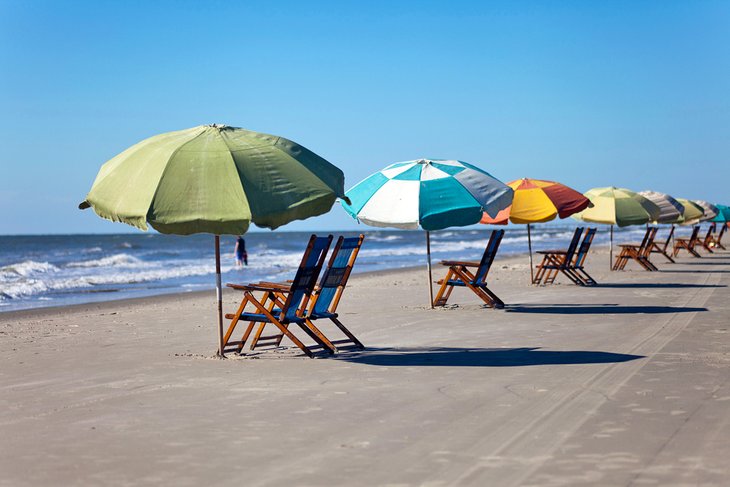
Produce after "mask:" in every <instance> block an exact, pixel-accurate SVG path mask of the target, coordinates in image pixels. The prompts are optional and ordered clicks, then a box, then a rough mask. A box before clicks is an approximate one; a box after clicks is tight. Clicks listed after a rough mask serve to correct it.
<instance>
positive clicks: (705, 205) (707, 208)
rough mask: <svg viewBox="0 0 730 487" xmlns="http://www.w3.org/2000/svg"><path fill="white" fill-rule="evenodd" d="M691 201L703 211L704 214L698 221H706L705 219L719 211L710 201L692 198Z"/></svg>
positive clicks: (711, 217)
mask: <svg viewBox="0 0 730 487" xmlns="http://www.w3.org/2000/svg"><path fill="white" fill-rule="evenodd" d="M692 202H693V203H694V204H696V205H697V206H699V207H700V208H702V210H703V211H704V212H705V214H704V215H703V216H702V218H700V221H702V222H706V221H709V220H712V219H713V218H715V217H716V216H717V214H718V213H719V212H720V211H719V210H718V209H717V206H715V205H713V204H712V203H709V202H707V201H704V200H693V201H692Z"/></svg>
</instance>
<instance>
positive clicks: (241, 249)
mask: <svg viewBox="0 0 730 487" xmlns="http://www.w3.org/2000/svg"><path fill="white" fill-rule="evenodd" d="M233 252H234V253H235V254H236V267H241V266H243V265H248V253H247V252H246V241H245V240H244V239H243V237H242V236H240V235H239V236H238V238H236V248H235V249H234V251H233Z"/></svg>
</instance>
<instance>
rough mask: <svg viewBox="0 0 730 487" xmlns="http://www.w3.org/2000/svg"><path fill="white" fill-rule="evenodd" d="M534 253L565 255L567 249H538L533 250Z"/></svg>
mask: <svg viewBox="0 0 730 487" xmlns="http://www.w3.org/2000/svg"><path fill="white" fill-rule="evenodd" d="M535 253H536V254H543V255H545V254H559V255H565V254H567V253H568V251H567V250H538V251H537V252H535Z"/></svg>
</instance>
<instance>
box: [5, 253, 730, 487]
mask: <svg viewBox="0 0 730 487" xmlns="http://www.w3.org/2000/svg"><path fill="white" fill-rule="evenodd" d="M475 257H477V256H475ZM655 262H656V263H657V264H658V265H659V266H660V268H661V270H662V272H657V273H648V272H644V271H639V270H637V268H636V266H634V265H633V264H629V268H631V269H633V270H632V271H627V272H622V273H610V272H607V267H608V266H607V256H606V255H605V253H599V254H598V255H595V254H594V255H591V256H590V257H589V262H588V264H589V266H588V268H589V270H590V271H591V273H592V274H594V275H595V277H596V278H597V279H598V280H599V282H600V283H601V286H599V287H596V288H578V287H576V286H573V285H570V284H566V282H565V280H564V279H563V280H562V281H561V282H562V284H560V285H555V286H550V287H539V288H535V287H531V286H529V285H528V284H527V281H528V278H527V274H528V268H527V265H526V264H525V258H520V259H499V257H498V259H497V261H496V262H495V266H494V269H493V275H492V277H491V279H490V281H491V288H492V290H493V291H494V292H496V293H497V294H498V295H499V296H500V297H501V298H502V299H503V300H504V301H505V302H506V303H507V304H508V307H507V309H505V310H492V309H486V308H484V307H482V306H481V305H480V304H479V302H478V301H477V300H476V298H474V297H472V296H471V295H470V294H469V293H468V291H466V290H460V291H456V292H455V293H454V296H453V297H452V300H451V302H452V303H453V305H451V306H449V307H447V308H446V309H439V310H435V311H432V310H430V309H427V306H425V303H426V302H427V299H426V296H427V291H426V287H425V282H424V270H422V269H416V270H413V269H411V270H405V271H402V272H396V273H393V272H391V273H379V274H373V275H364V276H357V277H355V278H353V279H352V281H351V284H350V286H349V289H348V291H347V293H346V294H345V296H344V298H343V302H342V304H341V306H340V311H341V312H342V320H343V321H344V322H345V323H346V324H347V325H349V326H350V328H351V329H352V330H353V331H354V332H355V333H356V334H357V335H358V336H359V337H360V339H361V340H362V341H363V342H364V343H365V344H366V346H367V350H365V351H364V352H360V353H349V352H346V353H342V354H340V355H339V356H337V357H336V358H325V359H315V360H311V359H308V358H305V357H303V356H302V355H301V354H299V353H297V351H296V350H295V349H292V348H287V349H279V350H274V351H270V352H266V353H256V354H255V355H253V356H251V357H249V358H231V359H228V360H216V359H213V358H211V357H212V355H213V351H214V349H215V346H216V345H215V344H216V335H215V318H214V316H215V315H214V306H213V299H214V298H213V295H212V294H211V293H205V294H185V295H174V296H165V297H156V298H151V299H150V298H148V299H141V300H130V301H125V302H112V303H105V304H94V305H86V306H75V307H68V308H62V309H49V310H39V311H30V312H15V313H5V314H0V391H1V394H0V485H9V486H24V485H144V484H164V485H177V486H185V485H209V484H222V485H246V486H249V485H355V486H358V485H404V486H405V485H429V486H440V485H475V486H483V485H505V486H510V485H534V486H551V485H663V486H664V485H728V482H730V480H728V479H730V465H728V463H729V462H728V458H730V441H728V438H730V374H729V373H728V372H730V300H728V288H727V285H728V283H730V277H729V276H730V252H727V253H724V254H716V255H714V256H708V257H705V258H703V259H689V258H682V259H681V260H680V263H678V264H676V265H670V264H664V263H663V262H661V260H660V259H659V258H655ZM440 271H441V269H438V270H437V273H440ZM236 298H237V295H235V294H233V293H229V294H226V295H225V299H226V308H227V309H231V308H233V307H234V305H235V300H236ZM327 329H328V330H331V329H330V328H327ZM300 335H301V333H300ZM332 335H335V334H334V333H333V334H332Z"/></svg>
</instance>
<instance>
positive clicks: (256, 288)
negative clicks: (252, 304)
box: [226, 283, 282, 292]
mask: <svg viewBox="0 0 730 487" xmlns="http://www.w3.org/2000/svg"><path fill="white" fill-rule="evenodd" d="M226 286H227V287H230V288H232V289H236V290H238V291H276V292H281V291H282V288H280V287H276V286H273V287H272V286H265V285H261V283H259V284H246V285H243V284H231V283H226Z"/></svg>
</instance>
